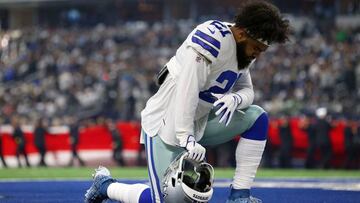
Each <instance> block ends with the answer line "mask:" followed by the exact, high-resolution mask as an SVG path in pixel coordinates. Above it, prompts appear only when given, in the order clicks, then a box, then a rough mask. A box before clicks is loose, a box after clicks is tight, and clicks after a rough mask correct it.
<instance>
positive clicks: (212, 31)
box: [207, 28, 215, 34]
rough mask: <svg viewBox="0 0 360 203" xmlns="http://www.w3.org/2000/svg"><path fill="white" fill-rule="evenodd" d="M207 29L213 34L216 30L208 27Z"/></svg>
mask: <svg viewBox="0 0 360 203" xmlns="http://www.w3.org/2000/svg"><path fill="white" fill-rule="evenodd" d="M207 29H208V30H209V31H210V32H211V34H215V30H212V29H210V28H207Z"/></svg>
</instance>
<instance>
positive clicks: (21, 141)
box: [11, 116, 30, 167]
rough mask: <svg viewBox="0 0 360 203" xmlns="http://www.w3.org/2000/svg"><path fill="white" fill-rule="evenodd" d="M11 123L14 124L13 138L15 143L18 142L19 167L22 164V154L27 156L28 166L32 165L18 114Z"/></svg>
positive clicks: (17, 156)
mask: <svg viewBox="0 0 360 203" xmlns="http://www.w3.org/2000/svg"><path fill="white" fill-rule="evenodd" d="M11 125H12V127H13V129H14V131H13V138H14V140H15V143H16V158H17V160H18V166H19V167H21V166H22V165H21V160H20V155H23V156H24V158H25V163H26V166H27V167H30V163H29V159H28V157H27V154H26V150H25V137H24V133H23V131H22V130H21V127H20V122H19V118H18V117H17V116H13V117H12V118H11Z"/></svg>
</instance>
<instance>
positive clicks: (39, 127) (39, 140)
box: [34, 118, 47, 166]
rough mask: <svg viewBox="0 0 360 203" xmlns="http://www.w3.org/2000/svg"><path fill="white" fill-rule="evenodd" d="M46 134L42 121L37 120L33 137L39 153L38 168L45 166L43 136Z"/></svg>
mask: <svg viewBox="0 0 360 203" xmlns="http://www.w3.org/2000/svg"><path fill="white" fill-rule="evenodd" d="M46 133H47V130H46V127H45V124H44V120H43V119H41V118H40V119H39V120H38V122H37V124H36V126H35V130H34V136H35V146H36V148H37V150H38V151H39V153H40V162H39V164H38V166H47V164H46V163H45V155H46V145H45V135H46Z"/></svg>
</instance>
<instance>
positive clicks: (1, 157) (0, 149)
mask: <svg viewBox="0 0 360 203" xmlns="http://www.w3.org/2000/svg"><path fill="white" fill-rule="evenodd" d="M2 149H3V146H2V136H1V135H0V159H1V163H2V165H3V167H4V168H7V164H6V161H5V158H4V155H3V150H2Z"/></svg>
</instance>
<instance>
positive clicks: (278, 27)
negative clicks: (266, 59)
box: [235, 1, 290, 43]
mask: <svg viewBox="0 0 360 203" xmlns="http://www.w3.org/2000/svg"><path fill="white" fill-rule="evenodd" d="M235 26H237V27H241V28H245V29H246V30H247V31H248V33H249V34H250V35H251V36H252V37H254V38H257V39H262V40H265V41H268V42H269V43H272V42H277V43H284V42H285V41H287V40H288V35H289V33H290V27H289V21H288V20H286V19H283V17H282V16H281V14H280V11H279V9H278V8H277V7H275V6H274V5H272V4H270V3H267V2H265V1H249V2H247V3H244V4H243V5H242V6H241V7H240V9H239V12H238V15H237V16H236V17H235Z"/></svg>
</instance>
